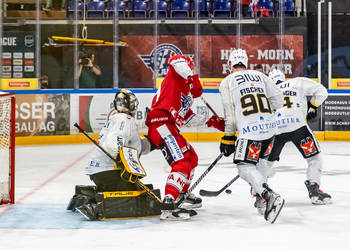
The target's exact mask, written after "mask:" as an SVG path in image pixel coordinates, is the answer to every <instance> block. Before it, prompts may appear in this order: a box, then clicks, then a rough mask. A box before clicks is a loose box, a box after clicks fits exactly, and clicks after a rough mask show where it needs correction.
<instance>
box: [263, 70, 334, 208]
mask: <svg viewBox="0 0 350 250" xmlns="http://www.w3.org/2000/svg"><path fill="white" fill-rule="evenodd" d="M269 77H270V78H271V79H272V80H273V82H274V83H275V84H276V85H277V86H278V87H279V88H280V89H281V90H282V91H283V94H284V105H283V108H281V109H279V110H277V112H276V124H277V129H278V135H277V136H276V137H275V146H274V147H273V149H272V151H271V154H270V156H269V157H268V161H267V162H264V163H267V166H268V167H271V166H272V165H273V164H274V163H275V162H276V161H278V160H279V157H280V154H281V151H282V149H283V147H284V145H285V144H286V143H287V142H290V141H291V142H293V143H294V145H295V146H296V147H297V149H298V150H299V152H300V153H301V154H302V156H303V157H304V158H305V159H306V161H307V165H308V168H307V174H306V175H307V180H306V181H305V185H306V187H307V189H308V194H309V197H310V199H311V202H312V203H313V204H327V203H330V202H331V196H330V195H329V194H327V193H324V192H322V191H321V190H320V189H319V187H320V183H321V171H322V158H321V150H320V146H319V144H318V141H317V139H316V137H315V136H314V134H313V133H312V131H311V129H310V128H309V126H308V124H307V122H306V120H311V119H313V118H315V117H316V110H317V108H318V107H319V106H320V105H321V104H322V103H323V102H324V101H325V100H326V99H327V96H328V93H327V89H326V88H325V87H323V86H322V84H319V83H317V82H315V81H313V80H311V79H309V78H306V77H296V78H292V79H289V80H287V81H286V80H285V75H284V74H283V72H281V71H280V70H278V69H275V70H273V71H271V72H270V73H269ZM307 96H312V98H311V100H310V101H309V102H307ZM305 118H306V119H305Z"/></svg>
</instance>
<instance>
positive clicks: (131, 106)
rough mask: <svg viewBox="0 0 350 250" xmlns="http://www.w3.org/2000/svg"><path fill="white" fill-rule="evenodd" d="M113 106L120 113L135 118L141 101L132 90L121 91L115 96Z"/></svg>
mask: <svg viewBox="0 0 350 250" xmlns="http://www.w3.org/2000/svg"><path fill="white" fill-rule="evenodd" d="M113 105H114V108H115V109H116V110H117V111H118V112H120V113H125V114H128V115H131V116H135V113H136V110H137V106H138V105H139V101H138V100H137V98H136V96H135V94H134V93H132V92H131V91H130V90H128V89H121V90H120V91H119V92H117V93H116V94H115V97H114V100H113Z"/></svg>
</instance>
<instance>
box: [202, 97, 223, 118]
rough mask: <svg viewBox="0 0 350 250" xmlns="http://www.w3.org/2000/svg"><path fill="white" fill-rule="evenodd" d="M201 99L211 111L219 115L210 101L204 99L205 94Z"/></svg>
mask: <svg viewBox="0 0 350 250" xmlns="http://www.w3.org/2000/svg"><path fill="white" fill-rule="evenodd" d="M201 100H202V102H204V104H205V105H206V106H207V107H208V109H210V111H211V112H212V113H213V114H214V115H216V116H217V117H219V116H218V114H217V113H216V112H215V111H214V109H213V108H212V107H211V106H210V105H209V103H208V102H207V101H206V100H205V99H204V97H203V96H201Z"/></svg>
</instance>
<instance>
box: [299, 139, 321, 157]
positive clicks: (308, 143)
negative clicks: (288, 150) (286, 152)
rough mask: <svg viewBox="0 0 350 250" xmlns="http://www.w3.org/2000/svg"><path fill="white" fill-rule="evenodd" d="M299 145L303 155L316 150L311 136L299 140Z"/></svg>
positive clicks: (310, 153)
mask: <svg viewBox="0 0 350 250" xmlns="http://www.w3.org/2000/svg"><path fill="white" fill-rule="evenodd" d="M300 146H301V148H302V149H303V151H304V154H305V156H310V155H313V154H315V153H316V152H317V148H316V146H315V143H314V140H313V139H312V138H311V137H306V139H303V140H301V142H300Z"/></svg>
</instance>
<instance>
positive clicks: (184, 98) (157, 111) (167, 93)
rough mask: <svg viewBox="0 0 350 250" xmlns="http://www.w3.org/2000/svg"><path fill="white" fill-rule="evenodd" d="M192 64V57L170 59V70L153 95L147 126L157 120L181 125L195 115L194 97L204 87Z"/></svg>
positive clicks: (197, 95) (198, 94)
mask: <svg viewBox="0 0 350 250" xmlns="http://www.w3.org/2000/svg"><path fill="white" fill-rule="evenodd" d="M190 66H192V62H191V61H190V59H189V58H186V57H184V56H182V55H176V56H173V57H172V58H171V59H170V60H169V71H168V73H167V74H166V76H165V78H164V80H163V82H162V84H161V86H160V87H159V89H158V91H157V94H156V95H155V96H154V97H153V100H152V107H151V110H150V112H149V114H148V116H147V120H146V124H147V126H149V125H150V124H152V123H155V122H175V123H176V124H177V125H178V126H181V125H183V124H184V123H185V122H186V120H187V119H188V118H190V117H191V116H192V115H193V111H192V110H191V105H192V103H193V99H194V98H197V97H199V96H200V95H201V94H202V92H203V89H202V86H201V84H200V82H199V78H198V75H193V72H192V70H191V68H190Z"/></svg>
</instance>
